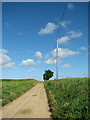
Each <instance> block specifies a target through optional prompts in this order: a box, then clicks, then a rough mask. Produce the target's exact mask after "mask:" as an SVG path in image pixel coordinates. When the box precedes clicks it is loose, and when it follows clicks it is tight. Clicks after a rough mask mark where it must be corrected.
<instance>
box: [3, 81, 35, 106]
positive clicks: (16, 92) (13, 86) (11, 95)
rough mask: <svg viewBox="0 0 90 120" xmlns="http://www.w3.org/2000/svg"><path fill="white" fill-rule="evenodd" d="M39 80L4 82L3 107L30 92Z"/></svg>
mask: <svg viewBox="0 0 90 120" xmlns="http://www.w3.org/2000/svg"><path fill="white" fill-rule="evenodd" d="M36 83H37V80H29V79H28V80H27V79H25V80H2V106H4V105H5V104H7V103H9V102H12V101H13V100H14V99H16V98H17V97H19V96H20V95H22V94H23V93H25V92H26V91H28V90H30V89H31V88H32V87H33V86H34V85H36Z"/></svg>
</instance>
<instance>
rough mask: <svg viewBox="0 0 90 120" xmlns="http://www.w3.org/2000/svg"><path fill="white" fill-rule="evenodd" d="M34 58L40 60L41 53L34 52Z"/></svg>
mask: <svg viewBox="0 0 90 120" xmlns="http://www.w3.org/2000/svg"><path fill="white" fill-rule="evenodd" d="M35 57H36V58H37V59H41V58H42V53H41V52H39V51H38V52H36V53H35Z"/></svg>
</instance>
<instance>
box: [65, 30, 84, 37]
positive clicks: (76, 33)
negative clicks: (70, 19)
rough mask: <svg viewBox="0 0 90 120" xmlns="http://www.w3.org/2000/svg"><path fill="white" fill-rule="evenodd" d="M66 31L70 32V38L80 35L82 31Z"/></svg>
mask: <svg viewBox="0 0 90 120" xmlns="http://www.w3.org/2000/svg"><path fill="white" fill-rule="evenodd" d="M67 33H68V34H70V37H71V38H77V37H80V36H82V32H80V31H77V32H75V31H70V32H67Z"/></svg>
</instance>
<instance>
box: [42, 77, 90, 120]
mask: <svg viewBox="0 0 90 120" xmlns="http://www.w3.org/2000/svg"><path fill="white" fill-rule="evenodd" d="M44 85H45V88H46V92H47V97H48V102H49V105H50V111H51V112H52V117H53V118H59V119H60V118H61V119H62V120H63V119H69V120H71V119H72V118H73V119H76V118H80V119H84V120H85V119H88V117H89V116H88V115H89V114H88V78H66V79H61V80H58V81H54V80H50V81H45V82H44Z"/></svg>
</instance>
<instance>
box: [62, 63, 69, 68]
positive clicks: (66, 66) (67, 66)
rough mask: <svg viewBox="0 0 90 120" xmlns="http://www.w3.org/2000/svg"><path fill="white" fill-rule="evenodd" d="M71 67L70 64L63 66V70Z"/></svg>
mask: <svg viewBox="0 0 90 120" xmlns="http://www.w3.org/2000/svg"><path fill="white" fill-rule="evenodd" d="M70 67H71V65H70V64H64V65H62V68H63V69H64V68H70Z"/></svg>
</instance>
